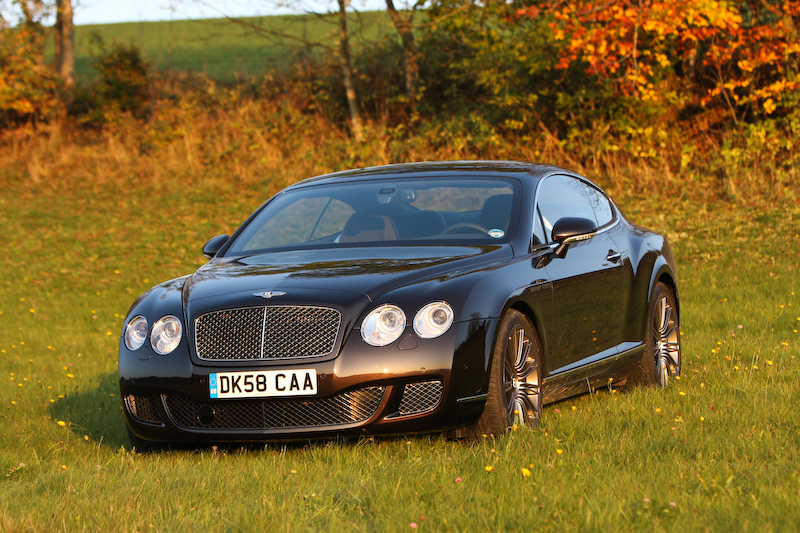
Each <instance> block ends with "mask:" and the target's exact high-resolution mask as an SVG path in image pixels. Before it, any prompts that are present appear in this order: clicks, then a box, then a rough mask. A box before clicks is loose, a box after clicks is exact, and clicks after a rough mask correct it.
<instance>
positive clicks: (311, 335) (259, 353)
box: [195, 306, 341, 361]
mask: <svg viewBox="0 0 800 533" xmlns="http://www.w3.org/2000/svg"><path fill="white" fill-rule="evenodd" d="M340 322H341V314H340V313H339V311H337V310H336V309H330V308H327V307H303V306H274V307H250V308H246V309H229V310H225V311H214V312H212V313H206V314H204V315H201V316H199V317H198V318H197V320H196V321H195V333H196V339H197V340H196V343H197V344H196V345H197V356H198V357H199V358H200V359H205V360H211V361H217V360H227V361H242V360H253V359H289V358H295V357H317V356H322V355H328V354H329V353H331V352H332V351H333V347H334V345H335V344H336V334H337V333H338V331H339V324H340Z"/></svg>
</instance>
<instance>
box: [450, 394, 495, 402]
mask: <svg viewBox="0 0 800 533" xmlns="http://www.w3.org/2000/svg"><path fill="white" fill-rule="evenodd" d="M488 398H489V393H485V394H476V395H474V396H464V397H463V398H459V399H457V400H456V403H470V402H485V401H486V400H487V399H488Z"/></svg>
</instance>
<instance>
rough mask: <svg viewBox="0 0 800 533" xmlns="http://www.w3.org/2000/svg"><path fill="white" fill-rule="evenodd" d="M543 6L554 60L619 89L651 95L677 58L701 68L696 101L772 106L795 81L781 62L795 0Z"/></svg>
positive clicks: (799, 4) (531, 13) (792, 47)
mask: <svg viewBox="0 0 800 533" xmlns="http://www.w3.org/2000/svg"><path fill="white" fill-rule="evenodd" d="M548 8H549V11H550V13H551V14H552V17H553V19H552V22H551V23H550V28H551V30H552V32H553V37H554V38H555V40H556V41H561V42H563V44H564V46H563V48H562V52H561V57H560V61H559V63H558V67H559V68H562V69H564V68H567V67H569V66H570V65H572V64H576V63H579V62H582V64H583V65H585V69H586V72H587V73H588V74H590V75H593V76H597V77H599V78H602V79H606V80H608V81H610V82H611V83H612V84H613V85H614V86H615V87H616V89H617V91H618V92H619V93H620V94H624V95H628V96H634V97H637V98H640V99H642V100H656V99H658V98H659V97H660V96H661V94H660V92H659V91H658V90H657V88H656V83H657V81H658V80H659V79H662V78H663V77H665V76H666V75H669V74H671V73H673V72H674V71H675V69H676V67H678V66H680V67H681V70H683V71H686V70H690V71H693V72H697V73H698V74H699V75H698V76H697V78H698V79H697V80H694V81H693V83H690V84H694V85H695V87H694V88H695V90H696V91H697V97H698V101H699V103H701V104H702V105H706V104H709V103H711V102H712V101H714V100H715V99H716V98H717V97H722V98H724V99H725V100H726V101H727V104H728V105H729V107H735V106H737V105H740V104H745V103H750V104H754V105H755V106H758V105H759V104H760V105H761V107H762V108H763V110H764V111H765V112H766V113H767V114H770V113H772V112H773V111H774V110H775V109H776V106H777V105H778V104H777V103H776V102H779V101H780V99H781V95H782V94H784V93H785V92H786V91H790V90H793V89H796V88H797V87H798V82H797V81H796V80H795V79H793V78H792V77H791V76H790V73H789V69H788V68H787V65H789V64H790V63H791V62H792V61H796V59H797V57H798V53H799V52H800V42H798V39H797V32H796V29H795V25H794V22H793V20H794V19H795V18H797V17H798V15H800V1H798V0H785V1H781V2H779V3H776V4H775V5H772V4H770V3H769V2H768V1H767V0H763V1H760V0H756V1H754V2H753V3H752V5H748V4H747V3H745V2H729V1H725V0H642V1H636V2H634V1H631V0H622V1H609V2H605V3H598V2H596V1H590V0H562V1H558V0H556V1H554V2H553V3H551V4H549V5H548ZM540 13H541V12H540V10H539V8H537V7H533V8H526V9H521V10H519V11H518V13H517V15H518V16H519V17H529V18H536V17H538V16H539V15H540ZM745 15H746V16H745ZM745 18H747V20H745ZM689 81H692V80H689Z"/></svg>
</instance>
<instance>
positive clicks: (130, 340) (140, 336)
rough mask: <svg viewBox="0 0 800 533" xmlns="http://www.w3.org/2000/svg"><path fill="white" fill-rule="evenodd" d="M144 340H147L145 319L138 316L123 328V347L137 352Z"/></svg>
mask: <svg viewBox="0 0 800 533" xmlns="http://www.w3.org/2000/svg"><path fill="white" fill-rule="evenodd" d="M145 340H147V319H146V318H145V317H143V316H141V315H140V316H137V317H134V318H133V319H131V321H130V322H128V325H127V326H125V346H127V347H128V349H129V350H138V349H139V348H141V347H142V344H144V341H145Z"/></svg>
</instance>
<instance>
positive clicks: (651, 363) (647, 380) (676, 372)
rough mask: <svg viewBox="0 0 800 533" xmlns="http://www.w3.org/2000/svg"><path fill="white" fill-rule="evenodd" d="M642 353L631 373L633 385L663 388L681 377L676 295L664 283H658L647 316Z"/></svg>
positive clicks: (681, 363)
mask: <svg viewBox="0 0 800 533" xmlns="http://www.w3.org/2000/svg"><path fill="white" fill-rule="evenodd" d="M645 335H646V338H645V350H644V355H643V356H642V359H641V361H639V365H638V367H637V368H636V370H635V371H634V374H633V376H632V381H633V383H632V384H634V385H658V386H660V387H666V386H667V385H668V384H669V382H670V380H671V379H673V378H675V377H677V376H680V375H681V367H682V365H683V356H682V354H681V325H680V319H679V317H678V306H677V303H676V301H675V293H674V292H673V291H672V289H671V288H670V287H668V286H667V285H665V284H664V283H661V282H657V283H656V285H655V287H654V289H653V297H652V298H651V299H650V305H649V307H648V312H647V330H646V332H645Z"/></svg>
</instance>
